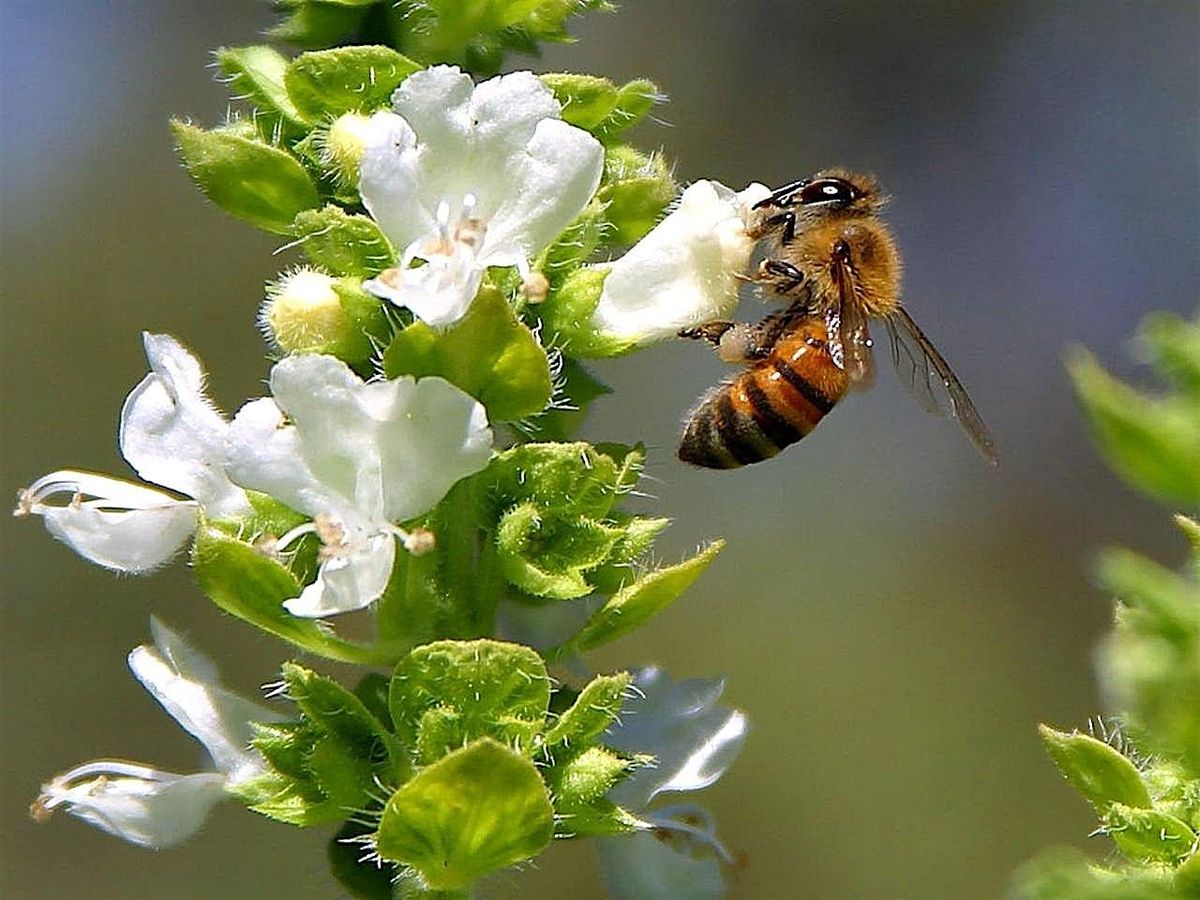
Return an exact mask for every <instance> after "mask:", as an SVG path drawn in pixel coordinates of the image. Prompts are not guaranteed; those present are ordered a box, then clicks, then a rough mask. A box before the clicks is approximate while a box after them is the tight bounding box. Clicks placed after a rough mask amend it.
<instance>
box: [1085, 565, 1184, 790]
mask: <svg viewBox="0 0 1200 900" xmlns="http://www.w3.org/2000/svg"><path fill="white" fill-rule="evenodd" d="M1100 579H1101V581H1102V582H1103V584H1104V585H1105V587H1107V588H1108V589H1109V590H1111V591H1113V592H1114V593H1115V594H1116V595H1117V596H1118V597H1119V598H1120V599H1121V601H1122V605H1121V606H1119V607H1118V608H1117V616H1116V620H1117V624H1116V629H1115V631H1114V633H1113V635H1112V636H1111V638H1110V639H1109V640H1108V642H1107V643H1106V644H1105V645H1104V647H1103V650H1102V655H1101V667H1102V669H1103V671H1104V673H1105V680H1106V681H1107V683H1108V684H1109V685H1111V687H1112V689H1113V691H1114V693H1115V695H1116V700H1117V702H1118V703H1119V704H1120V705H1121V708H1122V709H1124V710H1125V711H1127V713H1128V715H1129V718H1130V720H1131V722H1132V723H1133V724H1134V725H1136V726H1137V728H1138V731H1139V741H1140V742H1141V743H1143V744H1145V746H1146V749H1149V750H1153V751H1155V752H1156V753H1159V754H1163V755H1166V756H1168V757H1174V756H1178V757H1179V758H1180V760H1181V762H1183V763H1184V764H1186V765H1187V766H1188V768H1189V769H1190V770H1191V772H1192V774H1193V776H1200V582H1198V581H1197V579H1196V577H1195V576H1193V577H1192V578H1185V577H1183V576H1180V575H1176V574H1175V573H1174V572H1171V571H1170V570H1168V569H1165V568H1163V567H1162V566H1159V565H1158V564H1156V563H1154V562H1152V561H1150V560H1148V559H1145V558H1144V557H1141V556H1139V555H1137V554H1135V553H1133V552H1131V551H1128V550H1111V551H1109V552H1108V553H1106V554H1105V555H1104V556H1103V557H1102V559H1101V566H1100Z"/></svg>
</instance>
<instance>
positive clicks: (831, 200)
mask: <svg viewBox="0 0 1200 900" xmlns="http://www.w3.org/2000/svg"><path fill="white" fill-rule="evenodd" d="M857 197H858V191H857V190H856V189H855V187H854V185H852V184H851V183H850V182H848V181H845V180H844V179H841V178H821V179H819V180H817V181H814V182H812V184H809V185H807V186H806V187H805V188H804V190H803V191H802V192H801V194H800V202H801V203H804V204H808V203H812V204H818V203H821V204H833V205H836V206H843V205H845V204H847V203H850V202H851V201H853V200H854V199H855V198H857Z"/></svg>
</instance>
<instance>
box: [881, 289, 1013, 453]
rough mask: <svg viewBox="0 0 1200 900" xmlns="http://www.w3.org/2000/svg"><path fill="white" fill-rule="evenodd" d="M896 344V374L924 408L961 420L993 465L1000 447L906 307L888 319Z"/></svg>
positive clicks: (899, 307)
mask: <svg viewBox="0 0 1200 900" xmlns="http://www.w3.org/2000/svg"><path fill="white" fill-rule="evenodd" d="M883 321H884V324H885V325H886V326H887V330H888V338H889V339H890V340H891V344H892V362H893V363H895V365H896V373H897V375H899V377H900V382H901V384H903V385H904V386H905V387H906V388H907V389H908V392H909V393H910V394H912V395H913V397H914V398H915V399H916V401H917V403H919V404H920V405H921V408H922V409H924V410H926V411H927V412H931V413H933V414H935V415H943V416H949V417H951V418H954V419H957V420H958V424H959V425H961V426H962V429H963V431H965V432H966V433H967V437H969V438H970V439H971V443H973V444H974V445H975V447H976V449H977V450H979V452H980V453H981V454H983V457H984V458H985V459H986V460H987V461H988V462H989V463H991V464H992V465H995V464H996V447H995V445H994V444H993V443H992V435H991V434H990V433H989V432H988V428H987V426H986V425H984V424H983V419H981V418H980V417H979V412H978V411H977V410H976V409H975V404H974V403H972V402H971V398H970V397H969V396H967V389H966V388H964V387H963V386H962V382H961V381H959V380H958V377H957V376H956V375H955V374H954V372H953V371H952V370H951V369H950V364H949V363H947V362H946V360H945V359H944V358H943V357H942V354H940V353H938V351H937V348H936V347H934V346H933V344H932V343H930V341H929V338H927V337H925V335H924V333H923V332H922V331H921V329H920V328H918V327H917V323H916V322H914V321H913V318H912V316H910V315H909V314H908V311H907V310H906V309H904V307H902V306H898V307H896V311H895V312H894V313H893V314H891V315H889V316H887V317H885V318H884V320H883Z"/></svg>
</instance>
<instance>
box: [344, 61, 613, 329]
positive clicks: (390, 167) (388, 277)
mask: <svg viewBox="0 0 1200 900" xmlns="http://www.w3.org/2000/svg"><path fill="white" fill-rule="evenodd" d="M392 103H393V107H394V109H395V112H378V113H376V114H375V115H374V116H372V117H371V121H370V125H369V127H368V136H367V139H366V147H365V150H364V152H363V157H362V163H361V165H360V170H359V174H360V181H359V190H360V193H361V194H362V198H363V203H364V204H365V205H366V207H367V210H368V211H369V212H370V213H371V215H372V216H374V218H375V221H376V222H378V224H379V227H380V228H381V229H383V232H384V234H386V235H387V236H388V238H389V239H391V241H392V243H393V244H395V245H396V246H397V247H402V248H404V249H403V254H402V257H401V260H400V265H399V267H398V268H397V269H392V270H388V271H387V272H385V273H383V274H382V275H380V276H379V277H378V278H376V279H374V280H372V281H368V282H366V283H365V284H364V287H365V288H366V290H368V291H370V292H371V293H373V294H375V295H377V296H379V297H383V298H386V299H388V300H391V301H392V302H394V303H396V304H398V305H400V306H406V307H408V308H409V309H411V310H412V311H413V312H414V313H415V314H416V315H417V316H418V317H419V318H421V319H422V320H423V321H425V322H427V323H429V324H430V325H434V326H438V327H443V326H447V325H450V324H453V323H454V322H456V321H457V320H458V319H459V318H461V317H462V315H463V314H464V313H465V312H466V310H467V307H468V306H469V305H470V303H471V300H472V299H473V298H474V296H475V293H476V291H477V290H478V289H479V283H480V281H481V279H482V278H483V270H484V269H485V268H486V267H488V266H516V267H517V268H518V269H520V270H521V273H522V275H527V274H528V273H529V260H530V259H531V258H532V257H533V256H534V255H536V254H537V253H538V252H540V251H541V250H542V249H543V248H545V247H546V246H547V245H548V244H549V243H550V242H551V241H553V240H554V238H556V237H557V236H558V235H559V234H560V233H561V232H562V230H563V229H564V228H565V227H566V226H567V225H568V224H569V223H570V222H571V220H572V219H574V218H575V216H577V215H578V214H579V212H580V211H581V210H582V209H583V208H584V206H586V205H587V203H588V201H589V200H590V199H591V198H592V195H593V194H594V193H595V192H596V188H597V186H598V185H599V183H600V174H601V171H602V169H603V167H604V149H603V147H602V146H601V145H600V142H599V141H597V140H596V139H595V138H593V137H592V136H591V135H590V134H588V133H587V132H586V131H583V130H582V129H579V128H576V127H574V126H573V125H568V124H567V123H566V122H564V121H562V119H561V112H562V110H561V107H560V106H559V104H558V101H557V100H555V99H554V94H553V93H552V92H551V90H550V89H549V88H547V87H546V86H545V85H544V84H542V83H541V82H540V81H539V80H538V79H537V78H536V77H535V76H534V75H533V74H532V73H531V72H513V73H512V74H510V75H503V76H500V77H498V78H492V79H490V80H488V81H485V82H483V83H482V84H479V85H474V84H473V83H472V81H471V78H470V76H468V75H466V74H464V73H463V72H461V71H459V70H458V69H457V68H455V67H453V66H434V67H432V68H429V69H425V70H423V71H420V72H415V73H414V74H412V75H410V76H409V77H408V78H406V79H405V80H404V82H403V83H402V84H401V85H400V87H399V88H397V89H396V93H395V94H394V95H393V96H392ZM416 259H423V260H425V261H426V265H424V266H420V267H418V268H410V264H411V263H412V262H413V261H414V260H416Z"/></svg>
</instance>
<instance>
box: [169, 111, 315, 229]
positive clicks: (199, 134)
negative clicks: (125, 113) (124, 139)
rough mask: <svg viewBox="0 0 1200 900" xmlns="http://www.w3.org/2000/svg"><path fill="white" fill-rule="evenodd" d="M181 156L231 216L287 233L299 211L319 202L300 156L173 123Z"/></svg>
mask: <svg viewBox="0 0 1200 900" xmlns="http://www.w3.org/2000/svg"><path fill="white" fill-rule="evenodd" d="M171 127H172V130H173V131H174V132H175V141H176V144H177V145H178V147H179V155H180V156H181V157H182V158H183V164H184V166H186V167H187V170H188V174H189V175H191V176H192V180H193V181H195V182H196V185H197V186H198V187H199V188H200V190H202V191H203V192H204V194H205V196H207V197H208V199H210V200H211V201H212V202H213V203H215V204H217V206H219V207H221V209H223V210H225V211H226V212H227V213H229V214H230V215H233V216H236V217H237V218H239V219H245V220H246V221H247V222H249V223H250V224H252V225H255V226H257V227H259V228H262V229H264V230H266V231H272V232H274V233H276V234H287V233H289V231H290V230H291V224H292V220H293V219H295V218H296V215H297V213H299V212H300V211H301V210H304V209H311V208H312V207H314V206H316V205H317V203H318V196H317V189H316V186H315V185H314V184H313V182H312V179H311V178H309V176H308V173H307V172H306V171H305V170H304V167H303V166H302V165H300V163H299V162H298V161H297V160H296V158H295V157H293V156H291V155H289V154H288V153H286V152H284V151H283V150H280V149H279V148H277V147H272V146H271V145H270V144H265V143H263V142H261V141H259V140H253V139H251V138H248V137H245V136H243V135H239V134H235V133H231V132H228V131H219V130H218V131H205V130H204V129H202V128H197V127H196V126H194V125H188V124H186V123H184V122H173V123H172V126H171Z"/></svg>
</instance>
